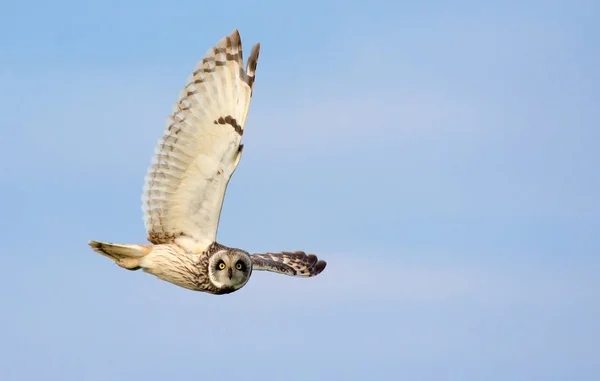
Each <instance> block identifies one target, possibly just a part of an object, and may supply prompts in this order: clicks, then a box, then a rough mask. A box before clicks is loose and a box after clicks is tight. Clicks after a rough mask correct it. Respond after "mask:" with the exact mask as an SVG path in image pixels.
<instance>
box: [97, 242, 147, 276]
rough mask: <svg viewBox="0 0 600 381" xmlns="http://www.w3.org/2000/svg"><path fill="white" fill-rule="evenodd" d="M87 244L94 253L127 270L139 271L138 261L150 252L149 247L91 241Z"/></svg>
mask: <svg viewBox="0 0 600 381" xmlns="http://www.w3.org/2000/svg"><path fill="white" fill-rule="evenodd" d="M88 244H89V245H90V247H91V248H92V250H94V251H95V252H96V253H98V254H102V255H104V256H105V257H107V258H110V259H112V260H113V261H115V262H116V263H117V265H119V266H121V267H123V268H125V269H127V270H139V269H140V265H139V264H140V259H141V258H142V257H144V256H146V255H148V254H149V253H150V251H152V246H151V245H128V244H118V243H110V242H99V241H93V240H92V241H90V242H89V243H88Z"/></svg>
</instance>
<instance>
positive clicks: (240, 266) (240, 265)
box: [235, 262, 244, 270]
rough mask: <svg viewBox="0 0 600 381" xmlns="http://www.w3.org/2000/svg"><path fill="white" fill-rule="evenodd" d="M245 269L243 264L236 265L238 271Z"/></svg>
mask: <svg viewBox="0 0 600 381" xmlns="http://www.w3.org/2000/svg"><path fill="white" fill-rule="evenodd" d="M243 267H244V265H242V262H238V263H236V264H235V268H236V269H238V270H241V269H242V268H243Z"/></svg>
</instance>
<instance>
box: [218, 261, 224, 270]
mask: <svg viewBox="0 0 600 381" xmlns="http://www.w3.org/2000/svg"><path fill="white" fill-rule="evenodd" d="M219 270H225V262H221V263H219Z"/></svg>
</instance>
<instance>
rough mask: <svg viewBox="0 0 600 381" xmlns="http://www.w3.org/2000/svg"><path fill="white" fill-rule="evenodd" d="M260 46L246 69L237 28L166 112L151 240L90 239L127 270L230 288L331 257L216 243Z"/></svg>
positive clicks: (307, 269) (152, 188)
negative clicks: (255, 251)
mask: <svg viewBox="0 0 600 381" xmlns="http://www.w3.org/2000/svg"><path fill="white" fill-rule="evenodd" d="M259 50H260V44H256V45H254V46H253V47H252V52H251V53H250V57H249V58H248V61H247V63H246V67H245V69H244V67H243V58H242V42H241V39H240V35H239V32H238V31H237V30H235V31H233V33H231V34H230V35H229V36H226V37H224V38H223V39H221V40H220V41H219V42H218V43H217V44H216V45H215V46H213V47H212V48H211V49H209V50H208V52H207V53H206V54H205V56H204V58H203V59H202V61H200V63H199V64H198V65H197V66H196V69H195V70H194V72H193V73H192V75H191V76H190V77H189V79H188V82H187V85H186V86H185V87H184V88H183V90H182V91H181V93H180V94H179V100H178V101H177V102H176V103H175V105H174V107H173V111H172V113H171V115H170V116H169V117H168V120H167V125H166V128H165V130H164V134H163V136H162V137H161V138H160V139H159V141H158V144H157V146H156V149H155V155H154V158H153V160H152V163H151V165H150V167H149V169H148V172H147V174H146V177H145V185H144V190H143V196H142V210H143V213H144V224H145V227H146V231H147V233H148V237H147V239H148V241H149V242H150V244H140V245H136V244H117V243H109V242H99V241H90V242H89V245H90V246H91V248H92V249H93V250H94V251H95V252H97V253H99V254H102V255H104V256H106V257H108V258H110V259H112V260H113V261H115V262H116V263H117V265H119V266H120V267H122V268H124V269H127V270H132V271H135V270H140V269H141V270H143V271H145V272H147V273H149V274H152V275H155V276H156V277H158V278H159V279H162V280H164V281H167V282H170V283H173V284H175V285H177V286H180V287H184V288H186V289H190V290H194V291H203V292H207V293H210V294H216V295H220V294H229V293H232V292H234V291H237V290H239V289H240V288H242V287H243V286H244V285H245V284H246V283H247V282H248V280H249V279H250V276H251V275H252V272H253V271H272V272H276V273H280V274H285V275H290V276H298V277H312V276H315V275H318V274H320V273H321V272H322V271H323V270H324V269H325V266H326V262H325V261H323V260H319V259H318V258H317V256H315V255H313V254H306V253H305V252H303V251H296V252H278V253H260V254H250V253H248V252H246V251H244V250H241V249H237V248H232V247H227V246H224V245H221V244H219V243H217V242H216V235H217V228H218V225H219V218H220V215H221V207H222V205H223V199H224V196H225V190H226V188H227V184H228V183H229V179H230V178H231V175H232V174H233V172H234V171H235V169H236V167H237V166H238V164H239V162H240V159H241V157H242V149H243V147H244V146H243V145H242V144H241V140H242V136H243V135H244V127H245V124H246V117H247V116H248V110H249V107H250V100H251V98H252V89H253V87H254V76H255V72H256V64H257V61H258V53H259Z"/></svg>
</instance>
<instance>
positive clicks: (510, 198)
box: [0, 0, 600, 381]
mask: <svg viewBox="0 0 600 381" xmlns="http://www.w3.org/2000/svg"><path fill="white" fill-rule="evenodd" d="M598 4H599V3H598V2H597V1H591V0H590V1H524V2H523V1H490V2H481V1H461V0H459V1H453V2H442V1H422V2H411V4H404V3H403V2H392V1H389V2H382V1H376V0H372V1H368V2H367V1H365V2H362V3H361V2H354V3H353V2H350V1H310V0H307V1H303V2H283V1H278V2H276V1H272V2H266V1H265V2H260V1H239V2H238V1H228V2H218V1H215V2H207V1H180V2H167V1H162V2H158V1H153V0H146V1H129V2H120V1H93V2H92V1H61V0H57V1H50V2H42V1H39V0H33V1H30V2H16V1H12V2H3V3H2V5H0V47H1V48H0V84H1V85H0V128H1V129H2V136H3V137H4V144H3V149H2V151H1V152H0V159H1V160H0V173H1V174H2V176H0V185H1V186H0V196H1V203H2V214H3V218H2V219H0V236H1V239H0V252H1V253H2V266H1V269H0V272H1V274H2V276H1V277H0V287H1V289H2V291H1V296H2V304H1V305H2V307H1V309H0V326H1V327H2V328H1V329H0V379H1V380H41V379H43V380H61V381H65V380H74V381H75V380H76V381H82V380H85V381H87V380H90V381H92V380H98V381H106V380H110V381H113V380H114V381H116V380H145V381H154V380H191V379H202V380H204V379H206V380H212V381H217V380H232V379H241V378H243V379H245V380H284V379H285V380H302V381H309V380H350V381H354V380H361V381H362V380H410V381H421V380H422V381H440V380H444V381H445V380H456V381H464V380H474V381H475V380H477V381H479V380H486V381H496V380H497V381H507V380H511V381H515V380H523V381H530V380H543V381H552V380H578V381H581V380H590V381H592V380H594V381H595V380H598V379H600V360H599V359H600V344H598V343H599V342H600V325H599V324H598V322H599V321H600V275H599V273H600V234H599V232H600V217H599V216H600V199H599V196H598V195H599V194H600V171H599V169H598V166H599V164H600V151H599V150H598V146H599V143H600V106H599V105H600V70H599V68H600V49H599V47H600V24H598V15H599V14H600V5H598ZM235 28H238V29H239V30H240V33H241V36H242V41H243V43H244V47H245V52H246V56H248V53H249V49H250V47H251V45H252V44H253V43H255V42H257V41H260V42H261V46H262V49H261V55H260V59H259V63H258V70H257V81H256V87H255V91H254V99H253V103H252V107H251V109H250V115H249V118H248V124H247V126H246V134H245V135H244V144H245V151H244V158H243V160H242V162H241V164H240V166H239V167H238V170H237V171H236V173H235V175H234V177H233V179H232V181H231V183H230V186H229V189H228V192H227V196H226V199H225V205H224V208H223V214H222V218H221V225H220V230H219V237H218V239H219V241H221V242H222V243H224V244H226V245H230V246H237V247H241V248H244V249H247V250H248V251H250V252H263V251H279V250H297V249H302V250H306V251H308V252H313V253H317V254H319V256H321V257H322V258H324V259H326V260H327V261H328V267H327V269H326V270H325V272H323V273H322V274H321V275H320V276H318V277H316V278H312V279H295V278H290V277H284V276H280V275H276V274H269V273H254V274H253V276H252V279H251V281H250V282H249V283H248V284H247V285H246V286H245V287H244V288H243V289H242V290H240V291H238V292H236V293H233V294H231V295H228V296H219V297H216V296H213V295H208V294H202V293H196V292H192V291H188V290H184V289H181V288H178V287H175V286H173V285H171V284H168V283H165V282H162V281H160V280H158V279H156V278H154V277H152V276H150V275H147V274H144V273H142V272H136V273H131V272H128V271H124V270H122V269H120V268H118V267H117V266H116V265H114V264H113V263H111V262H110V261H109V260H107V259H106V258H104V257H101V256H99V255H97V254H95V253H93V252H92V251H91V250H90V249H89V248H88V247H87V241H88V240H89V239H97V240H106V241H113V242H124V243H144V242H145V237H146V235H145V232H144V227H143V223H142V219H141V205H140V204H141V202H140V197H141V189H142V185H143V176H144V174H145V171H146V169H147V166H148V164H149V163H150V158H151V155H152V152H153V149H154V145H155V142H156V140H157V139H158V138H159V136H160V135H161V133H162V130H163V127H164V123H165V119H166V116H167V114H168V113H169V112H170V110H171V106H172V104H173V102H175V100H176V97H177V95H178V93H179V89H180V88H181V87H182V86H183V85H184V84H185V80H186V78H187V76H188V75H189V74H190V72H191V70H192V69H193V67H194V66H195V64H196V62H197V61H198V60H199V59H201V58H202V56H203V55H204V53H205V52H206V50H207V49H208V48H209V47H210V46H211V45H212V44H214V43H216V42H217V41H218V40H219V39H220V38H221V37H223V36H225V35H227V34H229V33H230V32H231V31H232V30H233V29H235Z"/></svg>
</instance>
